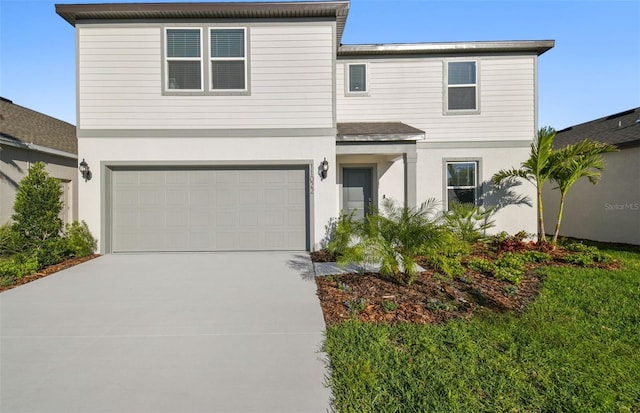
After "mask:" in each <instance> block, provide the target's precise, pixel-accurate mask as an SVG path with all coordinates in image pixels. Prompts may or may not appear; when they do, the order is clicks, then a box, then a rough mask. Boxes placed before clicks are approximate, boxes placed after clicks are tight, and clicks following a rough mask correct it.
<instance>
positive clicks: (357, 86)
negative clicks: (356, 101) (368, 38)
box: [344, 62, 369, 96]
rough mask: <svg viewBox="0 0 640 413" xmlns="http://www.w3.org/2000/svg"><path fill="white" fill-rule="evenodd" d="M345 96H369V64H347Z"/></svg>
mask: <svg viewBox="0 0 640 413" xmlns="http://www.w3.org/2000/svg"><path fill="white" fill-rule="evenodd" d="M344 95H345V96H369V64H368V63H362V62H351V63H349V62H345V64H344Z"/></svg>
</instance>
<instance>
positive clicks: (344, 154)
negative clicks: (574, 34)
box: [56, 1, 554, 253]
mask: <svg viewBox="0 0 640 413" xmlns="http://www.w3.org/2000/svg"><path fill="white" fill-rule="evenodd" d="M391 7H397V5H393V6H391ZM348 10H349V2H348V1H335V2H325V1H321V2H291V3H283V2H272V3H156V4H147V3H136V4H78V5H57V6H56V11H57V13H58V14H59V15H60V16H61V17H63V18H64V19H65V20H66V21H67V22H69V23H70V24H71V25H73V26H75V28H76V35H77V65H78V67H77V74H78V95H77V96H78V101H77V105H78V138H79V153H80V157H81V158H85V159H86V160H87V162H88V163H89V167H90V168H91V170H92V172H93V179H91V180H90V181H88V182H82V183H81V185H80V218H81V219H83V220H86V222H87V223H88V224H89V226H90V228H91V230H92V231H93V233H94V234H95V235H96V236H97V237H98V239H99V240H100V250H101V252H106V253H108V252H127V251H181V250H186V251H216V250H278V249H284V250H314V249H317V248H319V247H320V245H321V244H322V242H323V240H324V239H325V237H326V233H327V228H329V226H330V225H329V224H330V222H331V220H332V219H335V218H336V217H337V216H339V214H340V212H341V211H346V212H349V211H352V210H357V211H358V212H357V214H359V215H362V214H363V213H365V212H366V211H367V209H368V207H369V206H377V205H380V204H381V203H382V200H383V199H385V198H392V199H395V200H397V201H398V202H400V203H402V204H406V205H408V206H410V207H414V206H416V205H419V204H420V203H422V202H424V201H425V200H427V199H429V198H432V197H433V198H437V199H439V200H442V201H443V205H444V206H445V207H447V205H449V203H451V202H452V201H454V200H460V201H464V202H476V203H477V204H483V203H484V204H486V205H488V204H496V203H500V204H504V203H505V200H506V199H507V198H505V197H504V196H502V195H503V194H501V192H500V191H496V190H494V189H493V188H491V187H490V185H489V184H488V182H489V181H490V179H491V176H492V175H493V173H495V172H497V171H498V170H499V169H502V168H509V167H517V166H519V165H520V162H522V161H524V160H525V159H526V158H527V157H528V154H529V145H530V143H531V141H532V138H533V136H535V134H536V130H537V107H536V106H537V89H538V85H537V75H538V73H537V68H538V65H537V59H538V56H539V55H541V54H542V53H544V52H546V51H547V50H549V49H550V48H552V47H553V45H554V42H553V41H550V40H543V41H503V42H502V41H497V42H457V43H415V44H388V45H343V44H341V38H342V33H343V30H344V27H345V23H346V18H347V13H348ZM410 12H411V11H410V10H409V9H407V13H410ZM325 160H326V161H327V162H326V163H324V161H325ZM323 165H326V170H325V171H324V172H323V171H322V169H323ZM515 191H518V192H519V193H521V194H523V195H527V196H529V197H530V199H531V200H534V197H535V189H534V188H533V187H532V186H527V185H522V186H519V187H517V188H515ZM495 220H496V224H497V227H496V228H495V230H497V231H500V230H506V231H509V232H517V231H519V230H526V231H528V232H535V231H536V212H535V209H534V208H532V207H530V206H527V205H524V204H518V205H508V206H505V207H504V208H502V209H501V210H500V211H499V212H498V213H497V215H496V216H495Z"/></svg>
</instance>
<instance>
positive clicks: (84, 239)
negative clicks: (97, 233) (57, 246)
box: [65, 221, 98, 257]
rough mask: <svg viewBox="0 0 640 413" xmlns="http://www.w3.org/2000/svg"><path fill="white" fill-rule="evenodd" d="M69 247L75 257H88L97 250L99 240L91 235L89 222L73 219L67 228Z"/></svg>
mask: <svg viewBox="0 0 640 413" xmlns="http://www.w3.org/2000/svg"><path fill="white" fill-rule="evenodd" d="M65 235H66V238H67V247H68V250H69V252H70V253H71V254H73V255H74V256H75V257H86V256H87V255H91V254H93V253H94V252H95V251H96V248H97V246H98V241H96V239H95V238H94V237H93V235H91V231H89V227H88V226H87V223H86V222H84V221H82V222H78V221H73V222H72V223H71V224H67V226H66V229H65Z"/></svg>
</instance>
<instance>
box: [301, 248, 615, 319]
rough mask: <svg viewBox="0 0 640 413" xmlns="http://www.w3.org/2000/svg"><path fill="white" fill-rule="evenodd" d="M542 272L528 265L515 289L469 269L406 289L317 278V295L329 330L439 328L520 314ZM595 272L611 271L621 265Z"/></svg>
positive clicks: (356, 278) (422, 279)
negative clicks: (348, 326)
mask: <svg viewBox="0 0 640 413" xmlns="http://www.w3.org/2000/svg"><path fill="white" fill-rule="evenodd" d="M549 253H550V254H551V256H552V258H553V262H552V263H549V264H544V265H561V266H567V265H570V264H566V263H564V262H561V260H560V259H561V257H562V256H564V255H566V254H567V252H566V251H563V250H562V249H557V250H554V251H549ZM488 254H489V253H488V252H487V251H482V250H479V251H475V252H474V254H473V256H476V257H483V258H487V257H488ZM311 258H312V260H314V261H316V262H318V261H321V260H326V261H335V259H333V260H332V259H331V258H334V257H331V255H330V254H328V253H327V252H326V251H319V252H318V253H312V256H311ZM418 261H419V262H420V260H418ZM540 266H541V264H528V265H527V267H526V268H527V270H526V272H525V276H524V279H523V280H522V281H521V282H520V284H519V285H518V286H515V285H514V284H511V283H509V282H508V281H502V280H499V279H496V278H494V277H491V276H488V275H484V274H480V273H477V272H475V271H473V270H470V269H466V271H465V273H464V274H463V275H462V276H460V277H455V278H453V279H449V278H446V277H443V276H442V275H439V274H437V273H436V272H435V271H433V270H427V271H424V272H422V273H420V274H419V275H418V277H417V279H416V281H415V282H414V283H413V284H412V285H410V286H405V285H400V284H398V283H396V282H393V281H391V280H387V279H383V278H381V277H380V276H379V275H378V274H372V273H365V274H343V275H335V276H323V277H316V284H317V287H318V291H317V295H318V297H319V299H320V304H321V307H322V312H323V315H324V319H325V323H326V324H327V325H331V324H338V323H341V322H343V321H345V320H347V319H350V318H353V317H355V318H357V319H359V320H360V321H362V322H375V323H380V322H384V323H389V324H397V323H407V322H408V323H415V324H438V323H443V322H446V321H449V320H452V319H468V318H470V317H471V316H473V314H475V313H478V312H487V311H489V312H498V313H499V312H507V311H508V312H513V313H515V314H519V313H521V312H522V311H523V310H524V309H525V308H526V306H527V304H529V303H530V302H531V301H533V300H534V299H535V298H536V297H537V295H538V292H539V289H540V285H541V279H540V277H539V276H538V275H537V274H536V269H537V268H538V267H540ZM596 266H598V267H602V268H607V269H615V268H618V267H619V263H611V264H602V265H598V264H596ZM423 267H424V265H423ZM357 304H360V309H359V311H351V310H350V307H352V308H353V307H354V306H356V305H357Z"/></svg>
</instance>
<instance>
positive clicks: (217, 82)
mask: <svg viewBox="0 0 640 413" xmlns="http://www.w3.org/2000/svg"><path fill="white" fill-rule="evenodd" d="M209 33H210V42H211V55H210V75H211V77H210V82H211V84H210V88H211V90H212V91H245V90H247V51H246V49H247V48H246V32H245V29H244V28H239V29H236V28H233V29H227V28H224V29H218V28H216V29H211V30H210V32H209Z"/></svg>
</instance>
